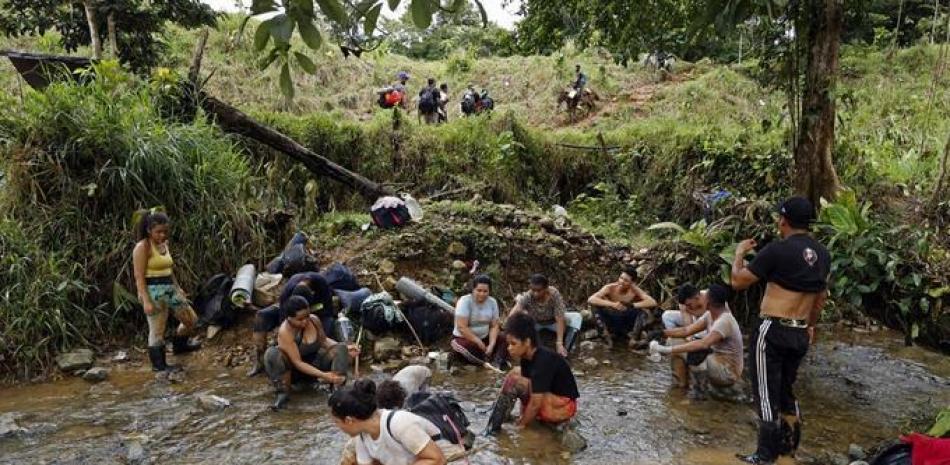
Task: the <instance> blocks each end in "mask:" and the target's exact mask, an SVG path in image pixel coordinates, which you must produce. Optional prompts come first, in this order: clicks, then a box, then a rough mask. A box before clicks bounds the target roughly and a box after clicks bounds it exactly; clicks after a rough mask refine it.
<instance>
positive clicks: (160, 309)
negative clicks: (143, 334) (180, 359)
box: [132, 210, 200, 371]
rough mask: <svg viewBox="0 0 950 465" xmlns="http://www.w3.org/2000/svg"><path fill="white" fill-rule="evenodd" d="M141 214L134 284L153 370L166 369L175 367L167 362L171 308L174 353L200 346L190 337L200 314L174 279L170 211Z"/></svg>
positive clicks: (137, 231) (134, 251)
mask: <svg viewBox="0 0 950 465" xmlns="http://www.w3.org/2000/svg"><path fill="white" fill-rule="evenodd" d="M139 215H140V217H139V219H138V222H137V224H136V226H135V234H136V237H135V238H136V240H137V241H138V242H137V243H136V244H135V248H134V249H133V250H132V268H133V272H134V273H133V274H134V275H135V288H136V290H137V291H138V298H139V302H141V303H142V307H143V309H144V310H145V316H146V319H147V320H148V358H149V360H150V361H151V362H152V370H154V371H165V370H168V369H169V368H174V367H172V366H169V365H168V364H167V363H166V362H165V326H166V324H167V323H168V314H169V312H171V313H173V314H174V315H175V319H177V320H178V322H179V324H178V328H177V329H176V330H175V336H174V337H172V352H174V353H175V354H182V353H186V352H190V351H193V350H196V349H198V348H199V347H200V345H198V344H191V343H190V342H189V341H188V336H190V335H191V334H192V332H193V331H194V328H195V323H196V322H197V321H198V316H197V315H196V314H195V311H194V309H192V308H191V305H190V304H189V303H188V298H187V296H186V295H185V292H184V291H182V289H181V287H180V286H179V285H178V280H177V279H175V273H174V270H173V268H174V266H175V260H174V259H172V253H171V251H170V250H169V248H168V234H169V226H170V220H169V218H168V215H166V214H165V213H162V212H158V211H154V210H151V211H141V212H139Z"/></svg>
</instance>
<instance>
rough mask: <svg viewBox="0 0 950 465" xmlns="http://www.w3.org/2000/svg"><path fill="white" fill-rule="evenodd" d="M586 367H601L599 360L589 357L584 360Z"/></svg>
mask: <svg viewBox="0 0 950 465" xmlns="http://www.w3.org/2000/svg"><path fill="white" fill-rule="evenodd" d="M584 365H587V366H590V367H595V366H597V365H600V362H599V361H597V359H596V358H594V357H587V358H585V359H584Z"/></svg>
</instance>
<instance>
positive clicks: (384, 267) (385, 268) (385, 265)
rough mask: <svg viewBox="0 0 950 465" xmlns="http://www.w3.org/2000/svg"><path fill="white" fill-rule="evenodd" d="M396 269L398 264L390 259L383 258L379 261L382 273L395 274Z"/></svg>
mask: <svg viewBox="0 0 950 465" xmlns="http://www.w3.org/2000/svg"><path fill="white" fill-rule="evenodd" d="M395 271H396V264H395V263H393V262H392V261H390V260H386V259H383V260H381V261H380V262H379V272H380V273H381V274H393V272H395Z"/></svg>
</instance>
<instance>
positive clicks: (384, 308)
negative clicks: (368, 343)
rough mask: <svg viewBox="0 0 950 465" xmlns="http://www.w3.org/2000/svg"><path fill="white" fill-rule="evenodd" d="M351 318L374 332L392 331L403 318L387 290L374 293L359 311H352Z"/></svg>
mask: <svg viewBox="0 0 950 465" xmlns="http://www.w3.org/2000/svg"><path fill="white" fill-rule="evenodd" d="M349 317H350V319H352V320H355V321H358V322H359V323H360V326H362V327H363V328H366V330H367V331H369V332H371V333H373V334H382V333H385V332H388V331H392V329H393V328H395V327H396V325H397V324H398V323H399V322H400V321H401V320H402V317H400V316H399V312H398V310H397V309H396V303H395V302H393V298H392V296H391V295H389V293H387V292H380V293H379V294H373V295H371V296H369V297H368V298H366V300H364V301H363V303H361V304H360V308H359V311H358V312H355V313H353V312H351V315H349Z"/></svg>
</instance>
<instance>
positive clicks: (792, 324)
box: [764, 316, 808, 329]
mask: <svg viewBox="0 0 950 465" xmlns="http://www.w3.org/2000/svg"><path fill="white" fill-rule="evenodd" d="M764 319H765V320H768V321H774V322H776V323H778V324H780V325H782V326H788V327H789V328H798V329H805V328H807V327H808V320H795V319H792V318H778V317H774V316H767V317H765V318H764Z"/></svg>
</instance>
